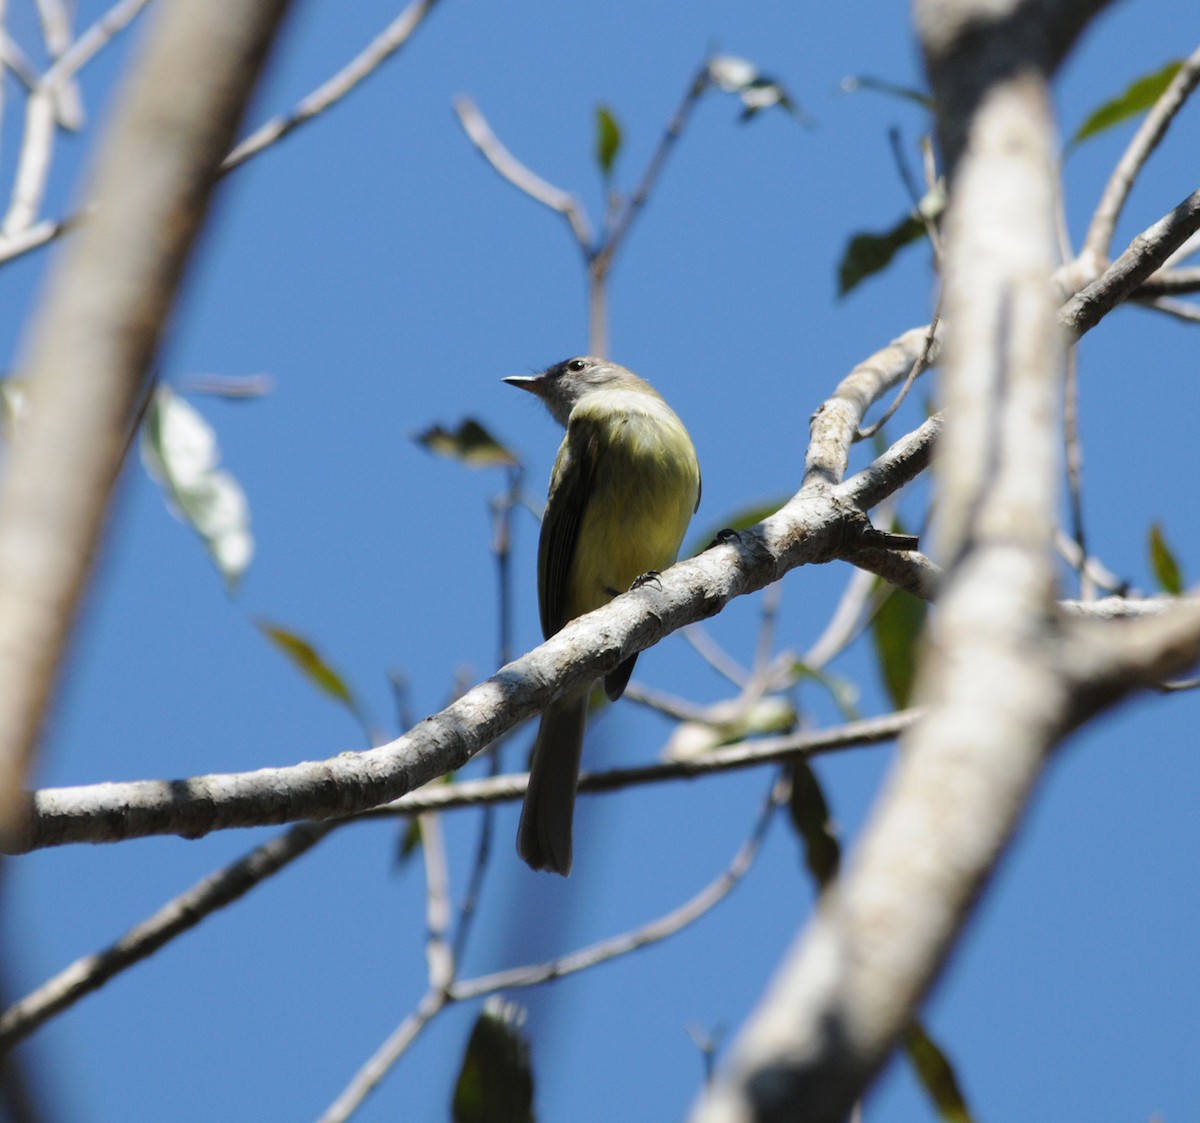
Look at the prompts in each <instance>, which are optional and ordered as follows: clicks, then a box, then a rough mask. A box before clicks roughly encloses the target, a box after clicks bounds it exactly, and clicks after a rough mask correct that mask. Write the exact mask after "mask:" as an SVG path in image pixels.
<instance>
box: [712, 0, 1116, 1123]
mask: <svg viewBox="0 0 1200 1123" xmlns="http://www.w3.org/2000/svg"><path fill="white" fill-rule="evenodd" d="M1094 7H1095V6H1094V5H1091V4H1084V3H1070V2H1055V0H1049V2H1045V3H1035V2H1028V0H1001V2H995V0H977V2H973V3H972V2H968V3H962V2H957V3H953V4H950V3H946V2H945V0H919V2H918V4H917V9H916V12H917V22H918V26H919V28H920V30H921V33H922V45H923V47H924V50H925V55H926V61H927V67H928V70H929V74H930V78H931V82H932V86H933V92H934V97H935V101H936V103H937V105H938V106H939V110H940V118H939V131H940V134H941V137H942V143H943V148H944V152H945V155H946V160H947V164H948V167H949V168H950V171H951V177H950V182H951V196H950V207H949V211H948V214H947V220H946V227H945V234H946V237H945V265H946V281H945V299H946V320H947V325H948V326H947V332H946V346H945V353H944V355H943V364H942V365H943V399H944V402H945V405H946V413H947V418H948V423H947V425H946V429H945V432H944V434H943V435H942V437H941V438H940V440H939V448H938V464H939V468H940V470H939V472H938V479H937V482H938V494H937V502H938V506H939V534H938V537H939V540H940V543H941V549H940V551H939V552H940V555H941V556H942V557H944V558H946V559H948V562H949V566H948V572H947V574H946V577H945V580H944V588H943V592H942V595H941V598H940V601H939V611H938V612H937V613H936V614H935V615H934V617H933V619H932V624H931V628H930V633H929V637H928V640H927V643H928V652H927V657H926V659H925V660H923V664H922V667H921V669H920V674H919V679H918V697H919V698H921V699H923V700H924V701H925V702H926V704H927V705H928V707H929V709H928V711H927V713H926V714H925V715H924V716H923V718H922V719H921V720H920V721H919V722H918V723H917V724H916V725H915V726H914V727H913V729H912V730H911V731H910V733H909V735H908V736H907V737H906V738H905V740H906V743H907V744H908V745H909V746H910V750H909V751H908V752H906V753H904V754H902V759H900V760H899V761H898V763H897V766H896V768H895V773H894V775H893V777H892V779H891V781H890V783H889V785H888V787H887V790H886V791H885V793H884V795H883V796H882V798H881V800H880V803H879V806H878V807H877V809H876V812H875V814H874V815H873V816H872V819H871V821H870V823H869V824H868V826H867V828H866V830H865V831H864V834H863V838H862V841H861V843H860V846H859V848H858V850H857V852H856V853H855V855H854V857H853V859H852V861H851V863H850V864H849V865H848V867H847V869H846V872H845V874H844V876H843V879H842V881H841V882H840V884H839V885H838V886H837V887H836V888H834V889H832V890H831V891H829V892H827V893H826V895H825V896H824V897H823V899H822V901H821V905H820V908H819V911H818V915H817V917H816V918H815V920H814V921H813V923H812V924H811V925H810V927H809V930H808V931H807V932H806V933H805V934H804V935H803V937H802V938H801V939H800V940H799V941H798V942H797V944H796V946H795V947H794V948H793V950H792V952H791V953H790V954H789V956H788V957H787V959H786V961H785V963H784V966H783V968H782V970H781V972H780V974H779V975H778V976H777V977H776V979H775V980H774V982H773V984H772V986H771V988H770V990H769V991H768V993H767V994H766V996H765V997H764V999H763V1001H762V1003H761V1005H760V1007H759V1009H758V1010H757V1011H756V1012H755V1014H754V1016H753V1017H752V1019H751V1021H750V1023H749V1025H748V1026H747V1027H746V1028H745V1030H743V1032H742V1034H741V1035H740V1037H739V1040H738V1042H737V1044H736V1046H735V1049H734V1050H733V1054H732V1057H731V1059H730V1062H729V1064H728V1065H727V1067H726V1070H725V1071H724V1073H723V1074H722V1075H721V1077H719V1079H718V1081H717V1084H716V1086H715V1088H714V1089H713V1091H712V1093H711V1094H710V1095H709V1096H708V1097H707V1098H706V1099H705V1101H704V1103H703V1104H702V1105H701V1106H700V1108H699V1110H698V1111H697V1113H696V1115H695V1118H696V1119H698V1120H703V1121H704V1123H727V1121H733V1120H737V1121H739V1123H741V1121H750V1120H756V1121H767V1120H770V1121H782V1120H785V1119H795V1118H804V1119H805V1120H806V1121H810V1123H841V1121H842V1120H844V1119H845V1118H846V1117H847V1115H848V1114H849V1113H850V1110H851V1108H852V1106H853V1105H854V1103H855V1102H856V1100H857V1099H858V1098H859V1097H860V1096H861V1094H862V1091H863V1089H864V1088H865V1086H866V1084H867V1082H868V1080H869V1079H870V1078H871V1076H872V1075H873V1074H874V1073H875V1072H876V1071H877V1069H878V1068H879V1066H880V1065H881V1064H882V1063H883V1061H884V1060H885V1058H886V1057H887V1055H888V1053H889V1051H890V1050H891V1049H892V1048H893V1047H894V1045H895V1043H896V1041H897V1040H898V1039H899V1037H900V1035H901V1034H902V1033H903V1032H904V1031H905V1029H906V1028H907V1026H908V1025H910V1024H911V1021H912V1019H913V1017H914V1015H915V1013H916V1009H917V1005H918V1003H919V1001H920V999H921V998H922V996H923V995H924V994H925V992H926V990H927V988H928V987H929V986H930V984H931V983H932V981H933V979H934V978H935V976H936V974H937V972H938V970H939V969H940V966H941V964H942V963H943V962H944V959H945V957H946V955H947V954H948V952H949V949H950V947H951V946H952V943H953V940H954V938H955V937H956V935H957V933H958V931H959V928H960V926H961V925H962V924H963V923H964V921H965V919H966V916H967V913H968V911H969V909H970V906H971V904H972V903H973V901H974V899H975V897H976V895H977V894H978V892H979V891H980V888H981V887H982V885H983V883H984V881H985V880H986V878H987V876H988V873H989V872H990V870H991V868H992V865H993V863H994V862H995V860H996V859H997V857H998V856H999V853H1000V852H1001V850H1002V849H1003V846H1004V844H1005V842H1006V841H1007V839H1008V837H1009V835H1010V833H1011V831H1012V830H1013V827H1014V825H1015V823H1016V821H1017V818H1018V816H1019V814H1020V812H1021V810H1022V808H1023V806H1024V803H1025V799H1026V797H1027V795H1028V792H1029V790H1030V788H1031V786H1032V784H1033V782H1034V780H1035V779H1036V777H1037V775H1038V772H1039V769H1040V765H1041V761H1042V759H1043V756H1044V754H1045V752H1046V751H1047V750H1048V748H1049V747H1050V746H1051V745H1053V744H1054V743H1055V741H1056V740H1057V738H1058V737H1060V736H1061V735H1062V734H1063V733H1064V732H1065V731H1066V730H1067V729H1068V728H1070V727H1071V723H1072V721H1073V719H1074V718H1075V713H1074V711H1073V707H1072V705H1071V701H1072V699H1071V696H1070V690H1069V687H1068V685H1067V684H1066V683H1065V682H1064V678H1063V676H1062V674H1061V673H1059V672H1057V671H1056V669H1055V666H1054V661H1053V660H1054V655H1055V654H1056V653H1057V651H1058V649H1059V648H1058V645H1057V644H1056V643H1055V639H1056V636H1058V634H1059V629H1057V628H1056V626H1055V619H1056V618H1055V613H1054V608H1053V602H1052V595H1053V580H1054V566H1053V559H1052V557H1051V552H1050V528H1051V527H1052V526H1053V525H1054V514H1055V489H1054V481H1055V473H1056V470H1057V464H1056V460H1055V452H1056V450H1057V440H1056V431H1055V426H1054V418H1055V413H1056V398H1057V393H1058V381H1059V372H1060V367H1061V361H1062V354H1063V344H1064V340H1063V338H1062V333H1061V331H1060V329H1059V328H1058V326H1057V323H1056V319H1055V312H1056V307H1055V303H1056V302H1055V296H1054V292H1053V289H1052V286H1051V283H1050V279H1051V274H1052V271H1053V267H1054V256H1053V254H1054V245H1055V226H1054V215H1055V191H1056V183H1055V179H1054V169H1055V166H1056V159H1055V152H1056V147H1055V138H1054V130H1053V127H1052V123H1051V119H1050V112H1049V97H1048V91H1047V76H1048V74H1049V73H1050V71H1051V70H1052V69H1053V67H1054V66H1055V65H1056V63H1057V61H1058V60H1059V59H1060V58H1061V57H1062V55H1063V54H1064V52H1065V51H1066V49H1067V48H1068V47H1069V45H1070V43H1071V41H1072V40H1073V38H1074V36H1075V35H1076V34H1078V32H1079V31H1080V30H1081V29H1082V27H1083V26H1084V24H1085V23H1086V20H1087V18H1088V17H1089V16H1090V14H1091V12H1092V11H1093V10H1094ZM998 683H999V684H1003V689H997V684H998Z"/></svg>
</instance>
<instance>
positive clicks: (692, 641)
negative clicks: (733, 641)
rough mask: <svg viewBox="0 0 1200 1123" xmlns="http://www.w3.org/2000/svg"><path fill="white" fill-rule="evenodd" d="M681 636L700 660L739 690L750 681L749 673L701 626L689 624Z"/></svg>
mask: <svg viewBox="0 0 1200 1123" xmlns="http://www.w3.org/2000/svg"><path fill="white" fill-rule="evenodd" d="M681 634H682V635H683V638H684V640H686V641H687V643H688V644H689V645H690V646H691V648H692V650H693V651H694V652H695V653H696V654H697V655H699V656H700V658H701V659H703V660H704V661H705V662H706V663H707V664H708V665H709V666H710V667H712V669H713V670H714V671H716V672H717V674H719V675H721V676H722V677H723V678H727V679H728V680H729V681H730V682H731V683H733V685H734V686H736V687H738V688H739V689H741V688H744V687H745V685H746V683H748V682H749V681H750V672H749V671H747V670H746V669H745V668H744V667H743V666H742V665H741V664H740V663H738V662H737V661H736V660H735V659H734V658H733V657H732V656H731V655H729V654H728V653H727V652H726V651H725V649H724V648H723V647H721V645H720V644H719V643H717V641H716V640H715V639H713V638H712V636H711V635H709V632H708V629H707V628H706V627H704V625H703V624H689V625H688V626H687V627H686V628H683V629H682V630H681Z"/></svg>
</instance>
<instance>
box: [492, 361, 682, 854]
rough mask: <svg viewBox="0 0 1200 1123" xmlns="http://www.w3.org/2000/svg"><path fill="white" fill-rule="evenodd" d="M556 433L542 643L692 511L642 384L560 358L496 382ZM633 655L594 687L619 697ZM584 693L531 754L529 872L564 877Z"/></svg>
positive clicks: (662, 557)
mask: <svg viewBox="0 0 1200 1123" xmlns="http://www.w3.org/2000/svg"><path fill="white" fill-rule="evenodd" d="M504 381H505V382H507V383H509V384H510V385H512V386H519V387H520V388H521V389H522V390H528V391H530V392H531V393H533V394H536V395H537V396H538V397H539V398H541V399H542V401H543V402H545V403H546V408H547V409H549V411H550V413H551V416H553V417H554V419H555V420H556V421H557V422H559V424H561V425H564V426H565V427H566V430H567V435H566V437H564V438H563V443H562V445H561V446H560V447H559V450H558V457H557V459H556V460H555V461H554V471H553V472H552V473H551V475H550V496H549V498H548V500H547V501H546V514H545V517H544V518H543V519H542V533H541V539H540V541H539V544H538V606H539V608H540V610H541V617H542V634H543V635H544V636H546V638H547V639H548V638H549V637H550V636H552V635H554V633H555V632H557V631H558V630H559V629H560V628H562V627H563V626H564V625H565V624H567V623H568V622H569V621H571V620H574V619H575V617H576V616H582V615H583V614H584V613H585V612H591V611H592V610H593V609H596V608H600V607H601V606H602V605H606V604H608V602H609V601H610V600H612V599H613V597H615V596H616V595H617V594H618V593H623V592H625V591H626V590H627V589H629V588H630V587H631V586H632V585H633V584H634V582H636V581H637V579H638V578H639V577H642V576H644V575H646V574H648V573H654V572H657V571H658V570H662V569H666V568H667V566H669V565H671V563H672V562H674V561H675V558H676V557H677V556H678V554H679V546H680V544H681V543H682V542H683V535H684V532H685V531H686V530H687V525H688V522H689V521H690V520H691V517H692V514H693V512H695V510H696V508H697V507H698V506H699V504H700V465H699V464H698V463H697V461H696V450H695V449H694V448H693V447H692V440H691V438H690V437H689V436H688V431H687V430H686V429H685V428H684V427H683V422H682V421H680V420H679V418H678V417H676V416H675V413H674V411H673V410H672V409H671V407H670V406H668V405H667V403H666V402H664V401H663V399H662V398H661V397H660V396H659V394H658V392H657V391H656V390H655V389H654V387H653V386H651V385H650V384H649V383H648V382H645V381H643V380H642V379H640V378H638V376H637V375H636V374H634V373H633V372H632V371H630V370H626V369H625V368H624V367H622V366H618V365H617V364H616V363H610V362H607V361H606V360H604V359H597V358H593V357H591V356H586V355H585V356H581V357H579V358H575V359H567V360H565V361H564V362H561V363H559V364H557V365H556V366H552V367H549V368H547V369H546V370H545V371H543V372H542V373H541V374H537V375H530V376H528V377H516V378H506V379H504ZM636 658H637V656H636V655H635V656H631V657H630V658H629V659H626V660H625V662H624V663H622V664H621V665H620V666H619V667H617V668H616V669H615V670H613V671H611V672H610V673H609V674H608V675H606V676H605V678H604V690H605V693H607V695H608V697H609V698H610V699H612V700H614V701H615V700H616V699H617V698H619V697H620V696H621V693H622V691H623V690H624V689H625V685H626V683H628V682H629V676H630V674H631V673H632V672H633V664H634V661H635V660H636ZM589 693H590V686H588V685H585V686H582V687H576V688H575V689H574V690H572V691H571V692H570V693H568V694H565V695H563V696H562V697H560V698H556V699H554V701H553V702H551V703H550V705H549V706H547V707H546V711H545V713H544V714H543V715H542V723H541V726H540V727H539V729H538V735H537V741H536V742H535V743H534V746H533V760H532V763H531V765H530V773H529V789H528V791H527V792H526V793H525V805H524V807H523V808H522V810H521V825H520V827H519V829H518V831H517V852H518V853H519V854H520V855H521V857H522V858H523V859H524V860H525V861H526V862H528V863H529V865H530V866H532V867H533V868H534V869H535V870H541V869H547V870H554V871H555V872H556V873H560V874H562V875H563V876H566V875H567V874H568V873H570V872H571V821H572V818H573V816H574V811H575V784H576V782H577V780H578V778H579V755H580V751H581V749H582V747H583V726H584V721H585V719H586V717H587V702H588V694H589Z"/></svg>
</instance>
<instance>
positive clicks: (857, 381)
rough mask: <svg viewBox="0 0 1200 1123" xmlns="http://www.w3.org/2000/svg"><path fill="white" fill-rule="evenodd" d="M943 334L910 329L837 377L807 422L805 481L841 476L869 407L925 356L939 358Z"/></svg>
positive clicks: (827, 480)
mask: <svg viewBox="0 0 1200 1123" xmlns="http://www.w3.org/2000/svg"><path fill="white" fill-rule="evenodd" d="M940 335H941V333H940V332H938V331H937V329H936V327H931V326H928V325H927V326H925V327H920V328H913V329H911V330H910V331H906V332H905V333H904V334H903V335H902V336H900V337H898V338H897V339H893V340H892V342H891V343H889V344H888V345H887V346H886V347H884V348H883V349H882V350H880V351H877V352H875V354H874V355H872V356H870V358H867V359H864V360H863V361H862V362H861V363H859V364H858V365H857V366H856V367H855V368H854V369H853V370H852V371H851V372H850V373H849V374H848V375H846V377H845V378H843V379H842V381H841V382H839V383H838V385H837V388H836V389H835V390H834V392H833V394H831V395H830V397H828V398H827V399H826V400H825V401H824V402H822V403H821V405H820V407H819V408H818V409H817V411H816V413H814V414H813V416H812V420H811V422H810V423H809V443H808V453H807V456H806V457H805V462H804V479H805V482H806V483H807V484H809V485H810V486H811V484H812V483H814V482H817V481H822V482H824V483H827V484H837V483H840V482H841V479H842V476H843V475H844V474H845V472H846V465H847V463H848V462H849V458H850V446H851V445H852V444H853V443H854V440H855V436H856V434H857V433H858V427H859V425H860V424H861V423H862V419H863V417H864V416H865V414H866V412H867V410H868V409H869V408H870V407H871V405H872V403H874V402H876V401H878V400H879V398H880V397H881V396H882V395H883V394H884V393H886V392H887V391H888V390H889V389H890V388H891V387H893V386H895V385H896V384H897V383H899V382H901V381H903V380H904V379H905V378H906V377H907V376H908V374H909V372H910V371H911V370H913V369H915V368H917V367H920V366H921V365H922V356H924V357H925V364H926V365H928V364H933V363H936V362H937V355H938V354H939V352H940V342H939V337H940ZM931 339H932V342H931Z"/></svg>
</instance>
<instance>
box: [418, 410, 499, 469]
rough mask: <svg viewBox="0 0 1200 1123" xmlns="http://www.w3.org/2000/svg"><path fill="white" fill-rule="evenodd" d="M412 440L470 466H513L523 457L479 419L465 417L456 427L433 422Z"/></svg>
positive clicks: (436, 453) (440, 454)
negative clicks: (488, 429)
mask: <svg viewBox="0 0 1200 1123" xmlns="http://www.w3.org/2000/svg"><path fill="white" fill-rule="evenodd" d="M413 440H414V441H416V442H417V444H419V445H421V446H423V447H424V448H426V449H428V450H429V451H430V452H432V453H434V454H435V455H436V456H446V457H449V458H450V459H451V460H457V461H459V463H461V464H466V465H467V466H468V467H470V468H512V467H516V466H517V465H518V464H519V463H520V460H519V458H518V457H517V455H516V454H515V453H514V452H512V451H511V450H510V449H509V448H508V447H507V446H506V445H503V444H501V443H500V442H499V441H498V440H497V439H496V438H495V437H493V436H492V434H491V433H489V432H488V431H487V430H486V429H485V428H484V427H483V426H482V425H480V424H479V422H478V421H475V420H474V419H473V418H470V417H468V418H466V419H465V420H464V421H463V422H462V423H461V424H460V425H459V427H458V428H457V429H453V430H451V429H445V428H443V427H442V426H441V425H432V426H430V427H429V428H428V429H426V430H425V431H424V432H422V433H418V434H417V435H416V436H415V437H413Z"/></svg>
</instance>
